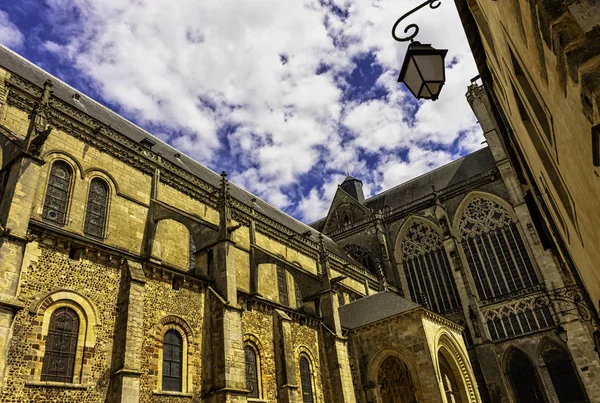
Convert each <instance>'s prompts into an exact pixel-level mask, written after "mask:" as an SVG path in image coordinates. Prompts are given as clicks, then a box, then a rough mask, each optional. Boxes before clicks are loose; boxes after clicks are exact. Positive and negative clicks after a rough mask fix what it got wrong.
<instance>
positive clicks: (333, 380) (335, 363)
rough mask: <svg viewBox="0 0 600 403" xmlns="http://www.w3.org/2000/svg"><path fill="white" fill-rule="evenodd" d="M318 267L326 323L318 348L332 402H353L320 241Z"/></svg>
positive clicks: (347, 362) (334, 299)
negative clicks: (321, 354)
mask: <svg viewBox="0 0 600 403" xmlns="http://www.w3.org/2000/svg"><path fill="white" fill-rule="evenodd" d="M319 266H320V268H321V275H322V279H323V288H324V290H325V291H324V292H323V293H321V295H320V298H321V302H320V306H321V314H322V316H323V322H324V325H325V326H326V327H325V329H323V330H322V332H323V340H324V342H325V343H324V346H322V348H324V350H325V354H323V356H324V357H326V362H325V364H326V365H327V369H328V373H329V382H330V385H329V386H330V389H331V397H332V403H337V402H339V403H350V402H356V397H355V394H354V384H353V382H352V372H351V369H350V360H349V357H348V340H347V339H346V338H345V337H343V336H342V326H341V323H340V317H339V313H338V308H339V303H338V296H337V293H336V292H335V291H334V290H333V284H332V281H331V280H332V276H331V270H330V268H329V259H328V256H327V252H326V251H325V248H324V246H323V243H322V242H321V254H320V257H319Z"/></svg>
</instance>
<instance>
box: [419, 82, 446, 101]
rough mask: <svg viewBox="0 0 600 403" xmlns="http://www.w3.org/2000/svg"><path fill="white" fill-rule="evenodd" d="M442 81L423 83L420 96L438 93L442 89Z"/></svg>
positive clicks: (430, 95) (426, 96)
mask: <svg viewBox="0 0 600 403" xmlns="http://www.w3.org/2000/svg"><path fill="white" fill-rule="evenodd" d="M441 87H442V83H425V85H423V89H422V90H421V94H422V95H421V96H422V97H423V98H431V97H433V96H435V95H437V94H439V92H440V90H441V89H442V88H441Z"/></svg>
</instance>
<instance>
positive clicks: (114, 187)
mask: <svg viewBox="0 0 600 403" xmlns="http://www.w3.org/2000/svg"><path fill="white" fill-rule="evenodd" d="M83 177H84V179H87V181H88V182H91V181H92V179H94V178H102V179H104V180H105V181H106V183H108V186H109V187H110V190H111V193H112V194H115V195H118V194H120V193H121V191H120V190H119V184H118V182H117V180H116V179H115V178H114V176H112V175H111V174H110V173H108V171H106V170H104V169H102V168H96V167H94V168H88V169H86V170H85V171H84V173H83Z"/></svg>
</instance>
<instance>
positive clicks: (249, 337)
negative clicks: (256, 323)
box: [243, 333, 265, 399]
mask: <svg viewBox="0 0 600 403" xmlns="http://www.w3.org/2000/svg"><path fill="white" fill-rule="evenodd" d="M243 348H244V356H245V365H246V374H248V370H249V368H248V356H247V353H246V349H247V348H251V349H252V350H253V351H254V360H255V363H254V364H255V365H256V368H255V371H256V374H255V375H256V379H255V381H256V384H255V385H254V386H255V387H256V389H257V391H256V395H254V396H251V397H253V398H256V399H261V398H262V397H263V396H264V394H263V393H264V392H263V390H264V388H263V379H262V363H263V360H264V357H265V356H264V349H263V346H262V343H261V342H260V340H259V339H258V337H256V336H255V335H254V334H252V333H245V334H244V336H243ZM246 384H247V386H246V389H248V390H251V386H250V385H252V384H250V385H248V379H246Z"/></svg>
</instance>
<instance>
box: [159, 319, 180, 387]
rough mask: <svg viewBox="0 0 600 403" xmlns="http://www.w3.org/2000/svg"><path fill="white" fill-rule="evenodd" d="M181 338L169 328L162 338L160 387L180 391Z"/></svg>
mask: <svg viewBox="0 0 600 403" xmlns="http://www.w3.org/2000/svg"><path fill="white" fill-rule="evenodd" d="M182 373H183V338H182V337H181V335H180V334H179V332H178V331H176V330H174V329H170V330H168V331H167V333H165V337H164V339H163V373H162V389H163V390H169V391H174V392H181V388H182V382H181V381H182V378H183V375H182Z"/></svg>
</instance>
